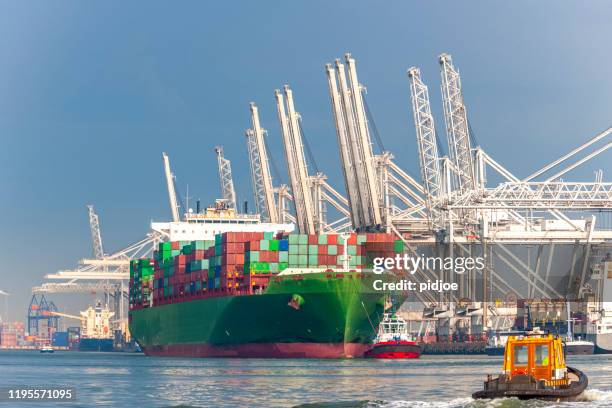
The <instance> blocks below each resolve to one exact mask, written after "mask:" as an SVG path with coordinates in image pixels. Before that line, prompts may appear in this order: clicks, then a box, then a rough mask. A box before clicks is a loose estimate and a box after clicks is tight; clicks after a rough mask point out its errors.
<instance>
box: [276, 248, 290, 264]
mask: <svg viewBox="0 0 612 408" xmlns="http://www.w3.org/2000/svg"><path fill="white" fill-rule="evenodd" d="M278 261H279V262H289V253H288V252H287V251H280V252H279V253H278Z"/></svg>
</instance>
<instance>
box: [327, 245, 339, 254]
mask: <svg viewBox="0 0 612 408" xmlns="http://www.w3.org/2000/svg"><path fill="white" fill-rule="evenodd" d="M327 254H328V255H338V246H336V245H328V246H327Z"/></svg>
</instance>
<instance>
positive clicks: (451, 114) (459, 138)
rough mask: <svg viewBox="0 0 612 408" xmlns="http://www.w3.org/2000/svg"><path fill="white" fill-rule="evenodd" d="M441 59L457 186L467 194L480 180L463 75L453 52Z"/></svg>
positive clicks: (445, 107)
mask: <svg viewBox="0 0 612 408" xmlns="http://www.w3.org/2000/svg"><path fill="white" fill-rule="evenodd" d="M438 60H439V62H440V76H441V78H442V86H441V89H442V102H443V106H444V122H445V123H446V135H447V138H448V152H449V156H450V159H451V161H452V163H453V164H454V166H455V169H456V173H457V177H456V178H455V180H456V189H457V190H459V191H460V192H461V193H465V192H466V191H469V190H474V189H475V188H476V181H475V180H476V179H475V175H474V173H475V172H474V164H473V160H472V146H471V144H470V130H469V125H468V119H467V112H466V109H465V104H464V102H463V93H462V91H461V77H460V76H459V71H457V69H455V67H454V66H453V61H452V58H451V56H450V55H449V54H441V55H440V56H439V57H438Z"/></svg>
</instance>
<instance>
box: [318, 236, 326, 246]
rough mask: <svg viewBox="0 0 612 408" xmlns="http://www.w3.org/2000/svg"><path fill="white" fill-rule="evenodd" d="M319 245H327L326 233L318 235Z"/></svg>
mask: <svg viewBox="0 0 612 408" xmlns="http://www.w3.org/2000/svg"><path fill="white" fill-rule="evenodd" d="M319 245H327V235H326V234H321V235H319Z"/></svg>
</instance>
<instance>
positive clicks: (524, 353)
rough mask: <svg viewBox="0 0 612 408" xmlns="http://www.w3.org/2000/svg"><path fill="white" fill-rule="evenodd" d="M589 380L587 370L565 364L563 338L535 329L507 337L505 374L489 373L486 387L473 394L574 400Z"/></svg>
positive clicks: (476, 396) (490, 396)
mask: <svg viewBox="0 0 612 408" xmlns="http://www.w3.org/2000/svg"><path fill="white" fill-rule="evenodd" d="M588 383H589V381H588V379H587V377H586V375H584V373H582V372H581V371H579V370H577V369H575V368H572V367H567V366H566V365H565V355H564V351H563V343H562V341H561V338H560V337H559V336H556V335H552V334H544V333H542V332H540V331H539V330H537V329H536V330H534V331H533V332H530V333H528V334H527V335H525V336H510V337H509V338H508V342H507V343H506V349H505V352H504V372H503V374H500V375H499V376H497V377H494V376H492V375H491V374H489V375H488V376H487V380H486V381H485V383H484V390H482V391H478V392H475V393H474V394H472V397H473V398H474V399H484V398H487V399H492V398H510V397H515V398H519V399H544V400H553V401H571V400H573V399H575V398H576V397H577V396H578V395H580V394H581V393H582V392H583V391H584V390H585V389H586V387H587V385H588Z"/></svg>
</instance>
